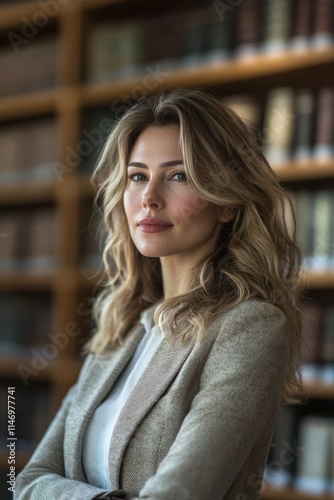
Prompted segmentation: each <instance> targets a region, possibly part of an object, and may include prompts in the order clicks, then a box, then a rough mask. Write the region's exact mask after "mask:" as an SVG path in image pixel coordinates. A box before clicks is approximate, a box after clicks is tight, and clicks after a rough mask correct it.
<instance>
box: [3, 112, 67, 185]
mask: <svg viewBox="0 0 334 500" xmlns="http://www.w3.org/2000/svg"><path fill="white" fill-rule="evenodd" d="M57 139H58V134H57V127H56V121H55V119H54V118H53V117H46V118H38V119H30V120H27V121H22V122H17V123H14V124H10V125H6V124H3V125H2V126H1V127H0V150H1V161H0V183H1V184H2V185H3V184H11V183H14V182H15V183H17V182H20V183H21V182H22V183H34V184H39V183H44V182H51V181H53V180H54V178H55V177H54V172H53V168H52V165H53V162H54V161H55V160H56V159H57V155H58V151H57Z"/></svg>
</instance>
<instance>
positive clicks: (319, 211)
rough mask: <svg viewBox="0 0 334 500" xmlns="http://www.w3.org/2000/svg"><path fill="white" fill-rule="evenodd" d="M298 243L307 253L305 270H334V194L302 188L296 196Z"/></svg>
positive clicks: (326, 190)
mask: <svg viewBox="0 0 334 500" xmlns="http://www.w3.org/2000/svg"><path fill="white" fill-rule="evenodd" d="M292 200H293V202H294V205H295V213H296V226H297V227H296V229H297V240H298V242H299V243H300V245H301V247H302V249H303V251H304V267H305V268H306V269H310V270H315V271H321V270H326V269H333V268H334V219H333V213H334V191H333V190H330V189H319V190H316V191H308V190H304V189H301V190H299V191H297V192H296V193H294V196H293V197H292Z"/></svg>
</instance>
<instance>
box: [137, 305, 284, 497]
mask: <svg viewBox="0 0 334 500" xmlns="http://www.w3.org/2000/svg"><path fill="white" fill-rule="evenodd" d="M226 316H227V317H226V321H224V322H223V323H222V324H221V325H220V327H219V332H218V335H217V337H216V340H215V343H214V345H213V348H212V349H211V352H210V355H209V356H208V359H207V361H206V364H205V366H204V369H203V372H202V375H201V381H200V390H199V392H198V393H197V394H196V396H195V398H194V399H193V401H192V404H191V407H190V409H189V412H188V414H187V415H186V417H185V419H184V421H183V423H182V426H181V428H180V430H179V432H178V434H177V436H176V438H175V441H174V442H173V444H172V446H171V448H170V449H169V452H168V453H167V455H166V456H165V458H164V459H163V461H162V462H161V463H160V465H159V467H158V469H157V472H156V474H155V475H154V476H152V477H151V478H150V479H149V480H148V481H147V482H146V483H145V485H144V487H143V488H142V489H141V491H140V492H139V497H136V498H132V499H131V500H139V499H144V498H145V499H146V500H158V499H159V500H162V499H163V500H165V499H170V498H178V499H179V500H193V499H195V498H201V499H203V500H204V499H215V498H224V496H225V494H226V493H227V491H228V490H229V488H230V486H231V484H232V482H233V480H234V479H235V477H236V475H237V474H238V472H239V471H240V469H241V467H242V465H243V463H244V461H245V460H246V458H247V456H248V455H249V453H250V452H251V450H252V449H253V447H254V446H255V444H256V443H257V442H258V441H259V440H260V439H261V436H263V433H264V431H265V429H266V427H267V426H268V422H269V421H271V422H272V418H275V416H276V414H277V411H278V408H279V402H280V396H281V392H282V388H283V384H284V381H285V377H286V371H287V361H288V356H289V327H288V322H287V319H286V316H285V315H284V313H283V312H282V311H281V310H280V309H278V308H277V307H275V306H273V305H271V304H269V303H264V302H263V303H259V302H256V301H253V304H252V307H249V305H248V306H244V304H241V305H240V306H238V307H236V308H235V313H233V311H232V314H229V313H227V315H226Z"/></svg>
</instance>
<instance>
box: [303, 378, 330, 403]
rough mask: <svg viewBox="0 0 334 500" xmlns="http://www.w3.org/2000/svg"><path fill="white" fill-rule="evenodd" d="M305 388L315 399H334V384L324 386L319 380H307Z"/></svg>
mask: <svg viewBox="0 0 334 500" xmlns="http://www.w3.org/2000/svg"><path fill="white" fill-rule="evenodd" d="M304 387H305V389H306V390H307V392H308V393H309V394H310V397H311V398H314V399H318V398H319V399H320V398H321V399H334V383H333V384H324V383H323V382H320V381H317V380H305V382H304Z"/></svg>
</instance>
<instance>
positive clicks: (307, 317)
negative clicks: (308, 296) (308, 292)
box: [301, 300, 322, 380]
mask: <svg viewBox="0 0 334 500" xmlns="http://www.w3.org/2000/svg"><path fill="white" fill-rule="evenodd" d="M302 318H303V324H302V339H303V343H302V367H301V368H302V377H303V379H304V380H309V379H311V380H316V379H317V378H318V376H319V364H320V356H321V347H322V322H321V320H322V309H321V307H320V306H319V304H318V303H317V302H315V301H312V300H308V301H307V302H305V303H304V306H303V316H302Z"/></svg>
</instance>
